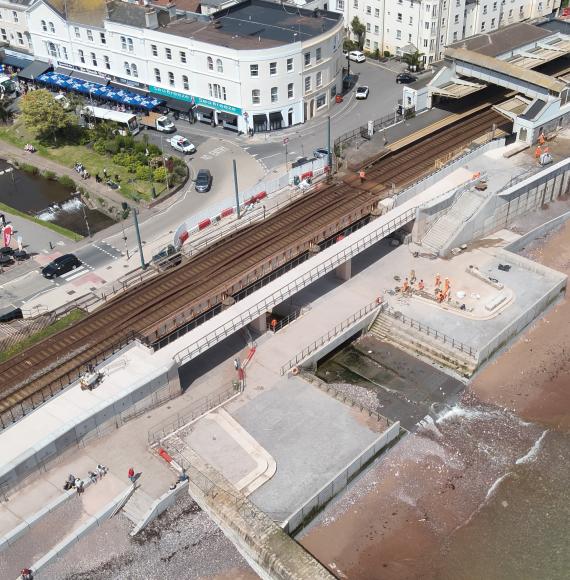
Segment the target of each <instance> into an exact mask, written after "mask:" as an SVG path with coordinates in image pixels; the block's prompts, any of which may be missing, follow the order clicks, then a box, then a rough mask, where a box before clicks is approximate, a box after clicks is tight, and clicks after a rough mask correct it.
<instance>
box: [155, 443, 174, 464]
mask: <svg viewBox="0 0 570 580" xmlns="http://www.w3.org/2000/svg"><path fill="white" fill-rule="evenodd" d="M158 454H159V455H160V456H161V457H162V459H164V460H165V461H168V463H172V457H171V456H170V455H169V454H168V453H167V452H166V451H165V450H164V449H163V448H162V447H161V448H160V449H159V450H158Z"/></svg>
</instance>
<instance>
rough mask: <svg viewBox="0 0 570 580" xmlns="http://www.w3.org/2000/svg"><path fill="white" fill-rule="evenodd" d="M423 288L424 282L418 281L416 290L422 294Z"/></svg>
mask: <svg viewBox="0 0 570 580" xmlns="http://www.w3.org/2000/svg"><path fill="white" fill-rule="evenodd" d="M424 288H425V284H424V281H423V280H420V281H419V282H418V290H419V291H420V292H423V291H424Z"/></svg>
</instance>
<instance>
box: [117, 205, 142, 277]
mask: <svg viewBox="0 0 570 580" xmlns="http://www.w3.org/2000/svg"><path fill="white" fill-rule="evenodd" d="M121 207H122V208H123V211H127V209H131V210H132V212H133V220H134V222H135V233H136V234H137V243H138V245H139V254H140V257H141V268H142V269H143V270H146V264H145V261H144V254H143V247H142V240H141V232H140V229H139V220H138V217H137V214H138V213H139V210H138V209H137V208H136V207H131V206H130V205H129V204H128V203H127V202H126V201H123V203H121Z"/></svg>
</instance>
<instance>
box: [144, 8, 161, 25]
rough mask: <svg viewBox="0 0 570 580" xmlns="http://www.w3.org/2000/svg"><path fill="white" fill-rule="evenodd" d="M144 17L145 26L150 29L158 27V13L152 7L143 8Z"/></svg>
mask: <svg viewBox="0 0 570 580" xmlns="http://www.w3.org/2000/svg"><path fill="white" fill-rule="evenodd" d="M144 19H145V26H146V28H150V29H151V30H156V29H157V28H158V14H157V12H156V10H155V9H154V8H145V11H144Z"/></svg>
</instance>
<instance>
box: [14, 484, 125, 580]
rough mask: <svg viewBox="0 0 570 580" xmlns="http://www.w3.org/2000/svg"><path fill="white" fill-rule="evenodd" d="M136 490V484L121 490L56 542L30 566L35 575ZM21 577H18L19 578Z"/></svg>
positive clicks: (114, 510) (111, 513)
mask: <svg viewBox="0 0 570 580" xmlns="http://www.w3.org/2000/svg"><path fill="white" fill-rule="evenodd" d="M133 491H134V485H133V486H131V487H129V488H128V489H126V490H125V491H123V492H121V493H120V494H119V495H118V496H117V497H116V498H115V499H114V500H112V501H111V502H109V503H108V504H107V505H106V506H105V507H104V508H103V509H102V510H101V511H100V512H98V513H97V514H95V515H94V516H92V517H90V518H89V519H88V520H87V521H86V522H85V523H83V524H81V526H79V527H78V528H77V529H75V530H74V531H73V532H72V533H71V534H69V535H68V536H66V537H65V538H64V539H63V540H62V541H61V542H59V543H58V544H56V545H55V546H54V547H53V548H52V549H51V550H50V551H49V552H48V553H47V554H45V555H44V556H43V557H42V558H40V559H39V560H38V561H37V562H34V563H33V564H32V566H30V568H31V569H32V570H33V571H34V577H36V576H38V577H39V576H40V574H41V572H42V570H43V569H44V568H45V567H46V566H48V565H49V564H50V562H51V561H52V560H53V559H54V558H57V557H58V556H60V555H61V554H63V553H64V552H65V551H66V550H69V548H71V546H73V544H75V543H76V542H78V541H79V540H81V539H82V538H83V537H85V536H86V535H87V534H88V533H89V532H90V531H91V530H92V529H93V528H95V527H97V526H99V525H100V524H102V523H103V522H104V521H105V520H107V519H108V518H109V517H111V516H112V515H113V514H114V513H116V511H117V508H118V507H119V506H121V505H122V504H124V503H125V502H126V501H127V499H128V498H129V497H130V496H131V494H132V493H133ZM19 578H20V577H18V580H19Z"/></svg>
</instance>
